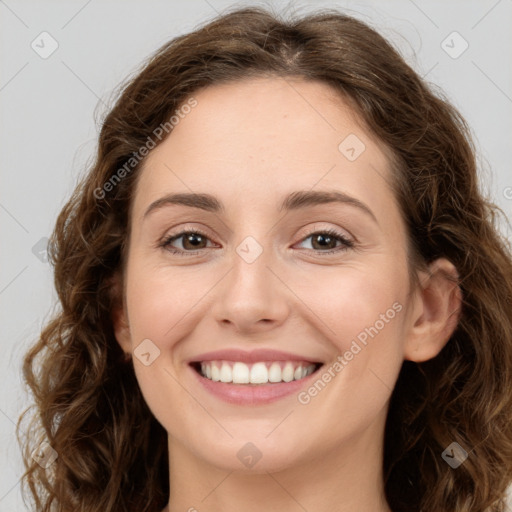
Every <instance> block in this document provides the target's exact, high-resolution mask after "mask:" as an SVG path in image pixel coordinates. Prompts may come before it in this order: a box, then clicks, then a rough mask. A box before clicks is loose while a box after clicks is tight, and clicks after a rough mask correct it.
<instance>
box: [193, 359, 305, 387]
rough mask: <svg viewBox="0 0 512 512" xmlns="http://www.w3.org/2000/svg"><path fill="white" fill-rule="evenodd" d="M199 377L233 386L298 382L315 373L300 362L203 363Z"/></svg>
mask: <svg viewBox="0 0 512 512" xmlns="http://www.w3.org/2000/svg"><path fill="white" fill-rule="evenodd" d="M200 368H201V375H202V376H203V377H206V378H207V379H210V380H213V381H215V382H219V381H220V382H224V383H233V384H268V383H269V382H270V383H278V382H291V381H292V380H300V379H303V378H304V377H307V376H308V375H311V374H312V373H313V372H314V371H315V365H314V364H307V363H301V362H291V361H286V362H278V361H274V362H257V363H253V364H250V365H247V364H245V363H242V362H238V361H237V362H234V363H233V362H229V361H203V362H202V363H201V365H200Z"/></svg>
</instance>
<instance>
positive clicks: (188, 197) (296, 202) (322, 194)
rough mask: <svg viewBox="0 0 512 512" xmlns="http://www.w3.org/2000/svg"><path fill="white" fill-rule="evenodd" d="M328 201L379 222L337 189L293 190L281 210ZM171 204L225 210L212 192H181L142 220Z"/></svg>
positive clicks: (165, 199) (162, 200) (154, 207)
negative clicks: (347, 207)
mask: <svg viewBox="0 0 512 512" xmlns="http://www.w3.org/2000/svg"><path fill="white" fill-rule="evenodd" d="M327 203H341V204H348V205H350V206H354V207H356V208H359V209H360V210H361V211H363V212H365V213H366V214H367V215H369V216H370V217H371V218H372V219H373V220H374V221H375V222H376V223H377V224H378V221H377V218H376V217H375V214H374V213H373V212H372V210H371V209H370V208H369V207H368V206H367V205H366V204H364V203H363V202H362V201H360V200H359V199H356V198H355V197H352V196H350V195H348V194H346V193H344V192H338V191H335V190H328V191H327V190H326V191H319V190H317V191H312V190H298V191H296V192H292V193H291V194H289V195H288V196H286V198H285V199H284V201H283V202H282V203H281V205H280V206H279V211H283V210H286V211H292V210H299V209H301V208H307V207H310V206H316V205H319V204H327ZM170 205H181V206H188V207H190V208H199V209H201V210H205V211H207V212H214V213H218V212H222V211H224V206H223V204H222V203H221V202H220V201H219V200H218V199H217V198H216V197H215V196H212V195H210V194H201V193H179V194H168V195H166V196H164V197H161V198H160V199H157V200H156V201H154V202H153V203H151V204H150V205H149V207H148V208H147V210H146V211H145V213H144V215H143V217H142V220H144V219H145V218H146V217H147V216H148V215H149V214H150V213H151V212H154V211H156V210H159V209H161V208H163V207H164V206H170Z"/></svg>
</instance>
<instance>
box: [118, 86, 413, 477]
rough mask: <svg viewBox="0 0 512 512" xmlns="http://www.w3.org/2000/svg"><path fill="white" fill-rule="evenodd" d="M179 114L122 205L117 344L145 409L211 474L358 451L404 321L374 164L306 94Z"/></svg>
mask: <svg viewBox="0 0 512 512" xmlns="http://www.w3.org/2000/svg"><path fill="white" fill-rule="evenodd" d="M194 97H195V99H196V101H197V105H196V106H195V107H194V108H191V109H190V112H189V113H188V114H186V115H185V116H184V117H183V119H180V121H179V124H177V126H175V128H174V131H173V132H172V134H171V135H170V136H169V137H168V138H167V139H166V140H165V141H164V142H163V143H161V144H160V145H159V146H158V147H157V148H155V149H154V150H153V151H152V152H151V153H150V154H149V156H148V157H147V159H146V162H145V164H144V168H143V170H142V174H141V176H140V180H139V182H138V184H137V189H136V191H135V194H134V199H133V201H134V202H133V211H132V217H131V236H130V243H129V248H128V260H127V267H126V272H125V276H124V277H125V282H124V284H125V294H126V296H125V297H126V309H125V311H124V313H123V314H122V318H124V321H126V322H127V324H128V325H129V330H128V328H126V327H123V323H122V321H117V323H116V336H117V339H118V341H119V342H120V344H121V345H122V346H123V348H124V349H125V350H126V351H127V352H132V353H133V361H134V367H135V372H136V376H137V379H138V382H139V384H140V388H141V390H142V393H143V395H144V398H145V399H146V401H147V403H148V405H149V407H150V409H151V410H152V412H153V414H154V415H155V417H156V418H157V419H158V421H159V422H160V423H161V424H162V425H163V427H164V428H165V429H166V430H167V431H168V433H169V442H170V447H171V449H174V450H175V452H176V453H182V454H187V456H189V457H193V458H195V459H196V460H198V461H200V462H201V463H202V464H208V463H209V464H212V465H213V466H216V467H220V468H223V469H228V470H229V469H237V470H244V469H247V470H250V469H252V468H253V467H254V469H253V471H277V470H279V469H284V468H287V467H291V466H293V465H297V464H301V463H305V462H307V461H310V460H312V459H313V458H315V457H322V456H323V455H327V454H332V453H336V452H338V453H340V452H339V450H350V449H355V447H357V446H359V447H361V446H365V447H368V450H370V451H371V450H372V448H371V447H372V446H375V447H377V446H379V443H381V442H382V438H381V435H382V432H383V428H384V422H385V418H386V412H387V404H388V399H389V398H390V394H391V391H392V389H393V386H394V384H395V381H396V379H397V376H398V373H399V370H400V367H401V364H402V361H403V359H404V357H406V355H407V354H406V347H407V343H408V341H407V340H408V336H409V334H410V331H411V328H412V323H413V320H412V318H413V316H414V315H413V314H411V311H412V310H413V305H412V303H410V302H409V301H410V299H408V292H409V286H410V283H409V279H408V272H407V268H408V267H407V254H406V234H405V226H404V223H403V220H402V219H401V216H400V213H399V210H398V206H397V204H396V202H395V198H394V196H393V193H392V191H391V189H390V186H389V182H390V179H391V172H392V171H391V169H390V165H389V160H388V158H387V156H386V154H385V152H384V150H383V149H382V147H381V146H380V145H379V144H378V143H377V142H376V141H375V139H374V138H372V136H371V135H370V133H368V132H367V131H365V130H364V129H363V128H361V126H360V124H359V123H358V122H357V120H356V118H355V117H354V115H353V113H352V111H351V110H350V109H349V108H348V107H347V106H346V104H344V103H343V102H342V100H341V99H339V98H338V97H337V96H336V95H335V93H334V92H333V91H332V90H331V89H330V88H329V87H328V86H327V85H325V84H322V83H319V82H306V81H300V80H291V79H287V80H284V79H263V78H262V79H255V80H247V81H244V82H237V83H230V84H224V85H218V86H213V87H209V88H206V89H203V90H201V91H199V92H198V93H197V94H195V95H194ZM187 111H188V109H187ZM176 194H178V195H179V196H178V197H177V198H175V200H173V196H174V195H176ZM192 194H197V195H198V196H197V198H194V197H193V196H192ZM206 196H207V197H206ZM190 231H197V232H199V233H200V234H199V235H197V234H196V235H193V234H190ZM326 231H328V233H326ZM174 251H175V252H174ZM320 365H321V366H320ZM318 366H320V367H319V368H318ZM313 369H315V372H314V373H312V374H309V372H310V371H312V370H313ZM201 371H202V372H203V373H204V374H206V376H204V375H201V373H200V372H201ZM233 378H234V379H235V381H236V382H235V383H233V382H232V379H233ZM219 379H220V380H219ZM269 379H270V380H271V382H268V380H269ZM290 379H293V380H290ZM247 380H249V382H247ZM249 443H251V444H249ZM258 459H259V460H258Z"/></svg>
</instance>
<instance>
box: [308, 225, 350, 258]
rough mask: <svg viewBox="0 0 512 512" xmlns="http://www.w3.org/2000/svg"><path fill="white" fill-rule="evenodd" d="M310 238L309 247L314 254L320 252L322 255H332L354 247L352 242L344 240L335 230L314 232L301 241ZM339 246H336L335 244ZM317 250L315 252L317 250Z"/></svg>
mask: <svg viewBox="0 0 512 512" xmlns="http://www.w3.org/2000/svg"><path fill="white" fill-rule="evenodd" d="M309 238H311V245H312V247H313V248H312V249H311V250H313V251H314V252H321V253H323V254H332V253H337V252H341V251H346V250H347V249H350V248H351V247H354V242H352V241H351V240H349V239H348V238H346V237H345V236H344V235H343V234H342V233H339V232H338V231H336V230H335V229H325V230H321V231H315V232H313V233H311V234H310V235H308V236H307V237H306V238H304V239H303V240H302V243H304V241H306V240H308V239H309ZM338 242H339V243H340V245H338V246H337V245H336V244H337V243H338ZM317 248H318V250H315V249H317Z"/></svg>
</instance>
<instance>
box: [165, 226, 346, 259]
mask: <svg viewBox="0 0 512 512" xmlns="http://www.w3.org/2000/svg"><path fill="white" fill-rule="evenodd" d="M309 238H311V242H312V243H311V245H312V249H309V250H312V251H313V252H316V253H322V254H332V253H339V252H341V251H346V250H347V249H350V248H351V247H354V242H352V241H351V240H349V239H348V238H346V237H345V236H344V235H343V234H342V233H340V232H338V231H336V230H335V229H325V230H321V231H314V232H313V233H311V234H310V235H308V236H307V237H306V238H304V239H303V240H302V242H301V243H304V242H305V241H306V240H308V239H309ZM208 241H210V239H209V238H208V236H207V235H206V234H204V233H202V232H201V231H199V230H196V229H190V230H188V231H182V232H181V233H177V234H173V235H170V236H167V237H165V238H164V239H163V240H162V241H161V242H160V243H159V246H160V247H162V248H163V249H165V250H166V251H169V252H171V253H172V254H176V255H178V256H190V255H195V254H199V252H200V251H201V249H206V248H208ZM176 242H178V243H179V244H180V245H181V247H176V246H175V245H174V244H175V243H176Z"/></svg>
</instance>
